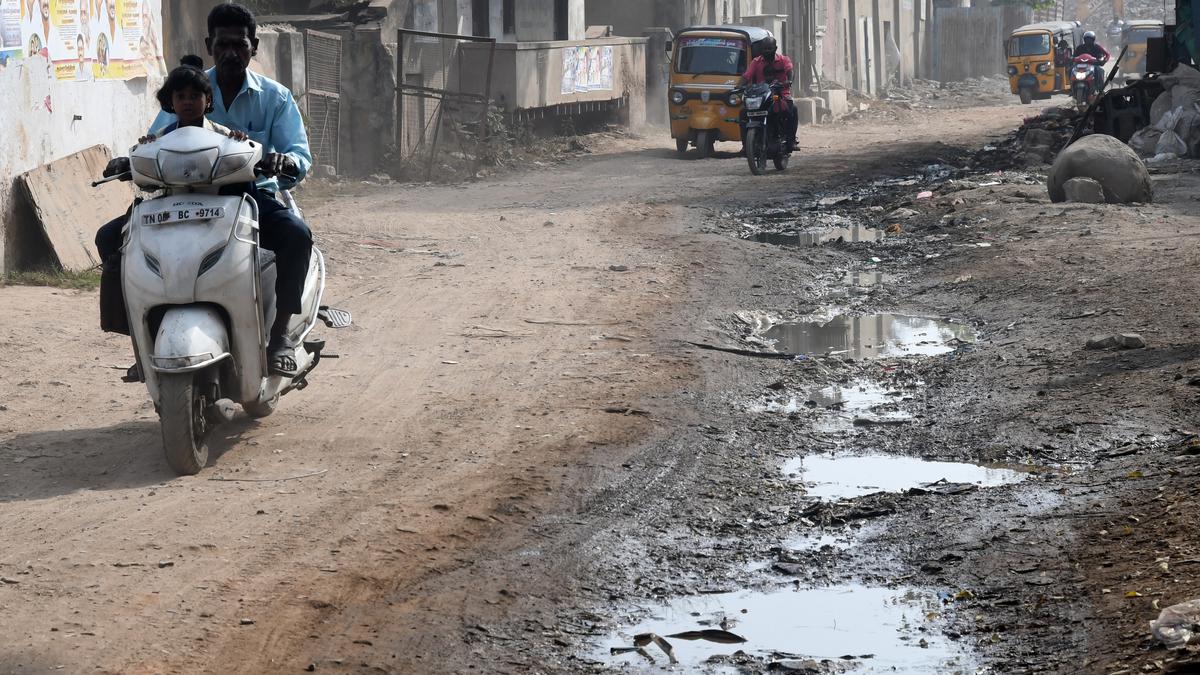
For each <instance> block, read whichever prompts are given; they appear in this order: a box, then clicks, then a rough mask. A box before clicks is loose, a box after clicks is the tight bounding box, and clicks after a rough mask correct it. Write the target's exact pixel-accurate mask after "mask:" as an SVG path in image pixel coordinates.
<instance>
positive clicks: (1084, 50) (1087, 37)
mask: <svg viewBox="0 0 1200 675" xmlns="http://www.w3.org/2000/svg"><path fill="white" fill-rule="evenodd" d="M1084 54H1087V55H1089V56H1091V57H1092V58H1094V59H1096V65H1095V66H1093V69H1094V70H1095V71H1096V76H1095V78H1093V79H1094V80H1095V84H1094V85H1093V87H1094V89H1095V93H1097V94H1099V93H1100V91H1101V90H1102V89H1103V88H1104V64H1105V63H1108V59H1109V57H1110V54H1109V53H1108V50H1107V49H1105V48H1104V47H1101V46H1100V44H1099V43H1098V42H1096V33H1095V32H1094V31H1090V30H1089V31H1088V32H1086V33H1084V34H1083V44H1081V45H1079V46H1078V47H1076V48H1075V56H1076V57H1080V56H1083V55H1084Z"/></svg>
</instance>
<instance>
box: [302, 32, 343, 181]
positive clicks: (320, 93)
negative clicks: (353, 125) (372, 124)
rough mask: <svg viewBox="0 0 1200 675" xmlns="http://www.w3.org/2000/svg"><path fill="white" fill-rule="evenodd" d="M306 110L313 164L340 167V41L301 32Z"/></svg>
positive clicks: (328, 36)
mask: <svg viewBox="0 0 1200 675" xmlns="http://www.w3.org/2000/svg"><path fill="white" fill-rule="evenodd" d="M304 60H305V64H304V68H305V88H306V90H307V91H306V92H305V94H304V98H305V109H306V111H307V113H308V143H309V146H310V147H311V148H312V154H313V164H314V165H324V166H331V167H333V169H334V171H335V172H336V171H337V170H338V169H339V168H340V164H341V155H340V145H341V144H340V142H339V135H340V132H341V128H342V97H341V93H340V92H341V81H342V38H341V37H339V36H337V35H332V34H330V33H322V32H320V31H315V30H307V31H305V32H304Z"/></svg>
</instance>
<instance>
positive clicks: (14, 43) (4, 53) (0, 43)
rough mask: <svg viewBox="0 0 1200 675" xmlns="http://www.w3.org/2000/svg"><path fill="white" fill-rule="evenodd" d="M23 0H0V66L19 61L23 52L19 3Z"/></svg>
mask: <svg viewBox="0 0 1200 675" xmlns="http://www.w3.org/2000/svg"><path fill="white" fill-rule="evenodd" d="M22 2H24V0H0V66H6V65H8V64H9V63H13V62H16V61H20V60H21V57H22V56H23V55H24V53H25V47H24V45H23V44H22V43H21V3H22Z"/></svg>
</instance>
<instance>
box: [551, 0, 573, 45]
mask: <svg viewBox="0 0 1200 675" xmlns="http://www.w3.org/2000/svg"><path fill="white" fill-rule="evenodd" d="M569 14H570V0H554V39H555V40H569V39H571V27H570V17H569Z"/></svg>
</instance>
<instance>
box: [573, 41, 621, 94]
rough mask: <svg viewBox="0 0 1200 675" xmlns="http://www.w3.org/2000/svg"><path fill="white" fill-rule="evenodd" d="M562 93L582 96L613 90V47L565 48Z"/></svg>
mask: <svg viewBox="0 0 1200 675" xmlns="http://www.w3.org/2000/svg"><path fill="white" fill-rule="evenodd" d="M562 53H563V76H562V93H564V94H582V93H586V92H589V91H609V90H611V89H612V88H613V48H612V47H564V48H563V50H562Z"/></svg>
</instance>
